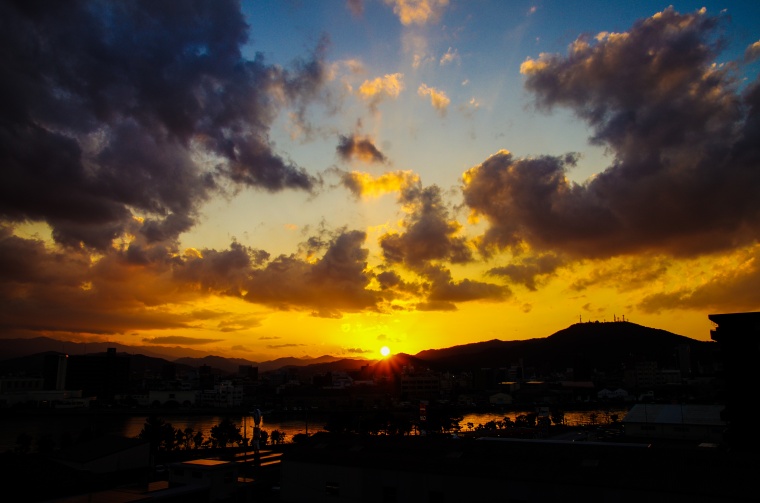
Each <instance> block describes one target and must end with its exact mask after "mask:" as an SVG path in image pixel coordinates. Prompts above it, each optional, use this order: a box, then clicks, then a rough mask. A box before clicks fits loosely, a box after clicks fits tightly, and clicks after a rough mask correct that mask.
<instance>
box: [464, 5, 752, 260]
mask: <svg viewBox="0 0 760 503" xmlns="http://www.w3.org/2000/svg"><path fill="white" fill-rule="evenodd" d="M722 22H724V20H722V19H719V18H715V17H711V16H709V15H707V14H705V13H704V12H696V13H692V14H679V13H678V12H676V11H674V10H673V9H672V8H669V9H666V10H665V11H663V12H662V13H660V14H658V15H656V16H653V17H651V18H649V19H645V20H642V21H640V22H638V23H636V24H635V25H634V26H633V27H632V28H631V29H630V30H629V31H628V32H626V33H622V34H600V35H599V36H597V37H596V39H589V38H587V37H584V38H580V39H578V40H577V41H576V42H575V43H574V44H573V45H572V46H571V48H570V50H569V51H568V54H567V55H565V56H560V55H550V54H542V55H541V56H540V57H539V58H538V59H535V60H533V59H529V60H527V61H526V62H524V63H523V65H522V67H521V71H522V73H523V74H525V75H526V81H525V86H526V88H527V89H528V90H529V91H531V92H532V93H533V95H534V97H535V103H536V106H537V107H538V108H539V109H543V110H551V109H553V108H555V107H567V108H569V109H571V110H572V111H574V112H575V114H576V115H577V116H578V117H579V118H581V119H582V120H584V121H585V122H586V123H587V124H588V125H589V126H590V127H591V129H592V132H593V135H592V137H591V141H592V142H593V143H595V144H598V145H601V146H604V147H606V148H607V149H608V152H609V153H610V154H611V155H612V156H613V157H614V160H613V162H612V164H611V165H610V166H609V167H608V168H607V169H605V170H604V171H603V172H602V173H600V174H598V175H597V176H595V177H593V178H592V179H590V180H589V181H587V182H585V183H583V184H578V183H574V182H572V181H570V180H568V179H567V176H566V175H567V170H568V169H570V168H572V167H573V165H574V164H575V162H576V161H577V159H575V157H574V156H566V157H550V156H542V157H537V158H515V157H513V156H512V155H510V154H509V153H506V152H500V153H499V154H496V155H494V156H492V157H491V158H489V159H488V160H486V161H485V162H483V164H481V165H479V166H476V167H474V168H472V169H471V170H470V171H468V172H467V173H466V175H465V184H464V195H465V201H466V203H467V204H468V205H469V206H470V207H471V209H472V210H473V212H474V213H475V214H479V215H482V216H484V217H485V218H486V219H487V220H488V222H489V224H490V228H489V229H488V231H487V232H486V233H485V235H484V236H483V239H482V242H481V244H482V249H483V250H484V251H486V252H487V251H488V250H489V249H494V248H509V247H514V246H517V245H520V244H525V243H527V244H529V245H530V246H531V247H533V248H534V249H537V250H539V251H541V250H561V251H562V252H563V253H566V254H569V255H573V256H575V257H576V258H579V257H594V258H597V257H610V256H615V255H623V254H634V253H639V252H642V251H647V252H653V253H667V254H671V255H677V256H694V255H698V254H702V253H707V252H710V251H716V250H725V249H730V248H733V247H735V246H740V245H746V244H749V243H751V242H753V241H754V240H756V239H757V236H758V232H760V198H758V197H757V187H760V129H759V128H758V125H759V124H760V121H758V110H759V108H758V104H760V101H759V99H758V98H759V95H760V91H758V82H757V80H755V82H753V83H751V84H749V85H748V86H747V88H746V89H745V90H744V91H742V90H741V89H740V86H739V85H738V80H737V79H736V78H735V77H734V74H733V73H732V72H734V71H735V70H737V69H738V68H739V67H738V66H737V65H738V63H732V64H725V65H720V64H714V63H715V61H716V57H717V55H718V52H719V49H720V47H721V41H720V40H719V39H718V37H717V35H718V31H719V29H720V26H721V23H722Z"/></svg>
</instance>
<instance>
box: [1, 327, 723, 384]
mask: <svg viewBox="0 0 760 503" xmlns="http://www.w3.org/2000/svg"><path fill="white" fill-rule="evenodd" d="M19 341H21V342H19ZM680 345H686V346H689V348H690V351H691V352H692V353H693V354H695V356H696V357H697V358H707V357H709V356H710V354H711V353H712V352H714V349H715V345H716V343H715V342H712V341H698V340H696V339H691V338H689V337H685V336H681V335H677V334H674V333H672V332H668V331H665V330H662V329H656V328H650V327H645V326H642V325H637V324H635V323H631V322H628V321H615V322H602V323H600V322H586V323H575V324H573V325H570V326H568V327H566V328H564V329H561V330H558V331H557V332H554V333H553V334H551V335H549V336H547V337H538V338H532V339H524V340H511V341H503V340H500V339H491V340H487V341H481V342H474V343H469V344H461V345H456V346H451V347H448V348H439V349H428V350H423V351H420V352H419V353H417V354H415V355H407V354H403V353H399V354H397V355H395V356H396V358H395V361H396V363H397V364H398V363H399V362H403V364H411V365H414V366H417V367H428V368H430V369H432V370H445V371H461V370H465V369H470V368H476V367H497V368H498V367H504V366H507V365H514V364H518V363H521V362H528V365H530V366H533V367H535V368H537V370H541V371H547V369H562V368H578V369H587V368H588V369H590V368H595V369H598V370H604V366H605V363H604V362H610V364H611V365H614V364H616V363H617V362H620V361H621V360H625V359H629V358H637V357H638V358H648V359H651V360H656V361H658V362H659V363H660V364H661V365H665V366H670V365H671V364H672V366H676V365H675V363H677V362H676V361H675V359H676V357H677V356H676V354H675V353H674V351H675V348H676V347H677V346H680ZM66 346H69V347H72V346H73V347H72V349H75V350H79V351H82V352H80V353H77V352H72V351H70V352H69V354H83V352H84V351H85V350H86V349H85V348H87V347H89V349H96V350H98V349H99V350H101V351H96V352H105V350H106V348H115V349H116V350H117V351H118V352H122V353H128V354H138V355H144V356H145V357H148V358H159V359H162V360H164V361H166V362H171V363H175V364H177V365H183V366H189V367H196V368H197V367H199V366H201V365H208V366H210V367H212V368H215V369H218V370H221V371H223V372H226V373H230V374H231V373H236V372H237V371H238V368H239V367H240V366H241V365H252V366H255V367H258V368H259V372H260V373H262V372H268V371H273V370H279V369H286V368H293V367H297V368H301V369H306V368H308V370H309V372H311V373H316V372H329V371H338V370H347V369H348V368H349V367H351V366H354V367H356V368H358V367H361V366H363V365H370V366H378V369H380V368H381V367H382V365H385V366H386V367H387V366H388V365H390V362H391V361H394V359H393V357H391V359H388V361H387V362H386V363H385V364H383V362H384V361H385V360H386V359H382V360H366V359H349V358H341V357H336V356H332V355H322V356H320V357H317V358H296V357H284V358H278V359H275V360H268V361H264V362H255V361H251V360H247V359H245V358H228V357H222V356H215V355H208V354H204V355H203V356H185V357H181V358H176V359H168V358H166V355H162V354H161V353H158V352H153V351H145V349H146V348H145V347H144V346H126V345H122V344H118V343H87V344H84V343H75V342H66V341H60V340H56V339H50V338H45V337H39V338H34V339H0V361H7V360H9V359H10V358H14V357H21V356H31V355H34V354H38V353H42V352H45V351H56V352H60V351H58V349H56V348H65V347H66ZM40 349H42V350H40ZM135 351H137V352H135ZM191 351H193V352H194V353H201V352H199V351H197V350H191ZM151 353H153V354H151ZM402 354H403V356H404V357H403V358H401V355H402ZM9 355H10V358H9V357H8V356H9ZM613 362H615V363H613ZM600 367H601V368H600ZM0 368H2V367H0Z"/></svg>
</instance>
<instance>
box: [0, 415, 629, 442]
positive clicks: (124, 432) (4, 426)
mask: <svg viewBox="0 0 760 503" xmlns="http://www.w3.org/2000/svg"><path fill="white" fill-rule="evenodd" d="M528 412H531V411H509V412H471V413H467V414H464V415H463V417H462V420H461V421H460V422H459V426H460V428H461V430H462V431H468V430H469V429H470V426H469V425H470V424H472V427H473V428H475V427H477V426H478V425H479V424H483V425H485V424H486V423H487V422H489V421H502V420H503V419H504V418H505V417H509V418H510V419H512V420H513V421H514V420H515V418H516V417H517V416H518V415H520V414H526V413H528ZM627 412H628V408H626V407H618V408H613V409H603V410H583V411H568V412H565V423H566V424H568V425H570V426H579V425H588V424H593V423H596V424H605V423H609V422H610V421H611V416H612V415H613V414H614V415H617V417H618V419H619V420H622V419H623V418H624V417H625V415H626V413H627ZM161 417H162V418H163V419H164V421H166V422H167V423H170V424H171V425H172V427H174V428H175V429H182V430H184V429H185V428H192V429H193V431H195V432H197V431H199V430H200V431H202V432H203V434H204V436H205V437H206V438H208V436H209V433H210V431H211V428H212V427H213V426H216V425H217V424H219V423H220V422H221V421H222V420H223V419H224V418H225V417H229V418H230V419H231V420H232V421H233V422H234V423H235V424H236V425H238V426H239V427H241V433H243V431H242V427H243V426H245V427H246V429H247V433H248V435H247V436H248V437H249V438H250V437H251V436H252V431H253V424H254V423H253V418H252V417H251V416H243V415H241V414H236V415H230V416H226V415H223V414H207V415H192V414H188V415H183V414H180V413H172V414H170V415H166V416H161ZM146 419H147V415H122V414H98V413H81V414H76V413H72V414H49V413H48V414H42V415H32V414H23V415H17V414H12V415H6V414H2V413H0V452H5V451H6V450H10V449H13V448H14V447H15V446H16V439H17V438H18V436H19V435H20V434H22V433H26V434H28V435H30V436H31V437H32V439H33V442H36V441H37V439H39V438H41V437H43V436H45V435H49V436H50V438H52V439H53V440H54V441H55V442H56V444H57V443H58V442H60V439H61V438H62V436H63V435H70V436H71V438H73V439H76V438H77V437H78V436H79V435H80V434H81V432H82V431H83V430H85V429H89V430H91V431H93V432H95V433H98V434H114V435H121V436H124V437H136V436H138V435H139V433H140V430H142V428H143V426H144V425H145V420H146ZM324 425H325V418H324V416H317V417H309V416H308V415H306V414H304V415H303V416H302V417H293V416H290V417H288V418H285V419H276V420H275V419H272V418H268V417H267V415H266V413H265V414H264V417H263V419H262V422H261V428H262V429H263V430H266V431H267V432H268V433H270V434H271V433H272V431H274V430H278V431H280V432H282V433H285V435H286V436H285V441H286V442H290V441H292V439H293V435H296V434H298V433H309V434H312V433H315V432H317V431H322V430H323V428H324ZM32 450H36V447H35V444H34V443H33V446H32Z"/></svg>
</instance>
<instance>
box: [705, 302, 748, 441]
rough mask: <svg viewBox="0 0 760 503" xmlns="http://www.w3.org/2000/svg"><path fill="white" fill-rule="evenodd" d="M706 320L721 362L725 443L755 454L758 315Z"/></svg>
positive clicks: (722, 315)
mask: <svg viewBox="0 0 760 503" xmlns="http://www.w3.org/2000/svg"><path fill="white" fill-rule="evenodd" d="M708 318H709V319H710V321H712V322H713V323H714V324H715V328H713V330H712V331H711V332H710V338H711V339H712V340H714V341H716V342H717V343H718V344H719V345H720V353H721V357H722V359H723V375H722V377H723V399H724V403H725V409H724V411H723V414H722V417H723V419H724V420H725V421H726V423H727V424H728V429H727V432H726V435H725V439H726V442H727V444H728V445H729V446H731V448H732V449H736V450H742V451H747V452H756V451H757V448H758V447H760V433H758V428H757V424H756V418H755V413H754V411H755V410H756V409H757V402H756V399H753V397H754V395H755V393H756V385H755V379H756V376H757V367H756V365H757V364H758V362H760V312H746V313H726V314H710V315H708Z"/></svg>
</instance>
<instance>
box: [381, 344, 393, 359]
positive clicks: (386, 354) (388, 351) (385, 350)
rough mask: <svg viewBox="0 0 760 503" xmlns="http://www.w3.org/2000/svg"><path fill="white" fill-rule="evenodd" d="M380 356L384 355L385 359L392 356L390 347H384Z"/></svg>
mask: <svg viewBox="0 0 760 503" xmlns="http://www.w3.org/2000/svg"><path fill="white" fill-rule="evenodd" d="M380 354H381V355H383V357H385V356H388V355H389V354H391V350H390V348H389V347H388V346H383V347H381V348H380Z"/></svg>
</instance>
